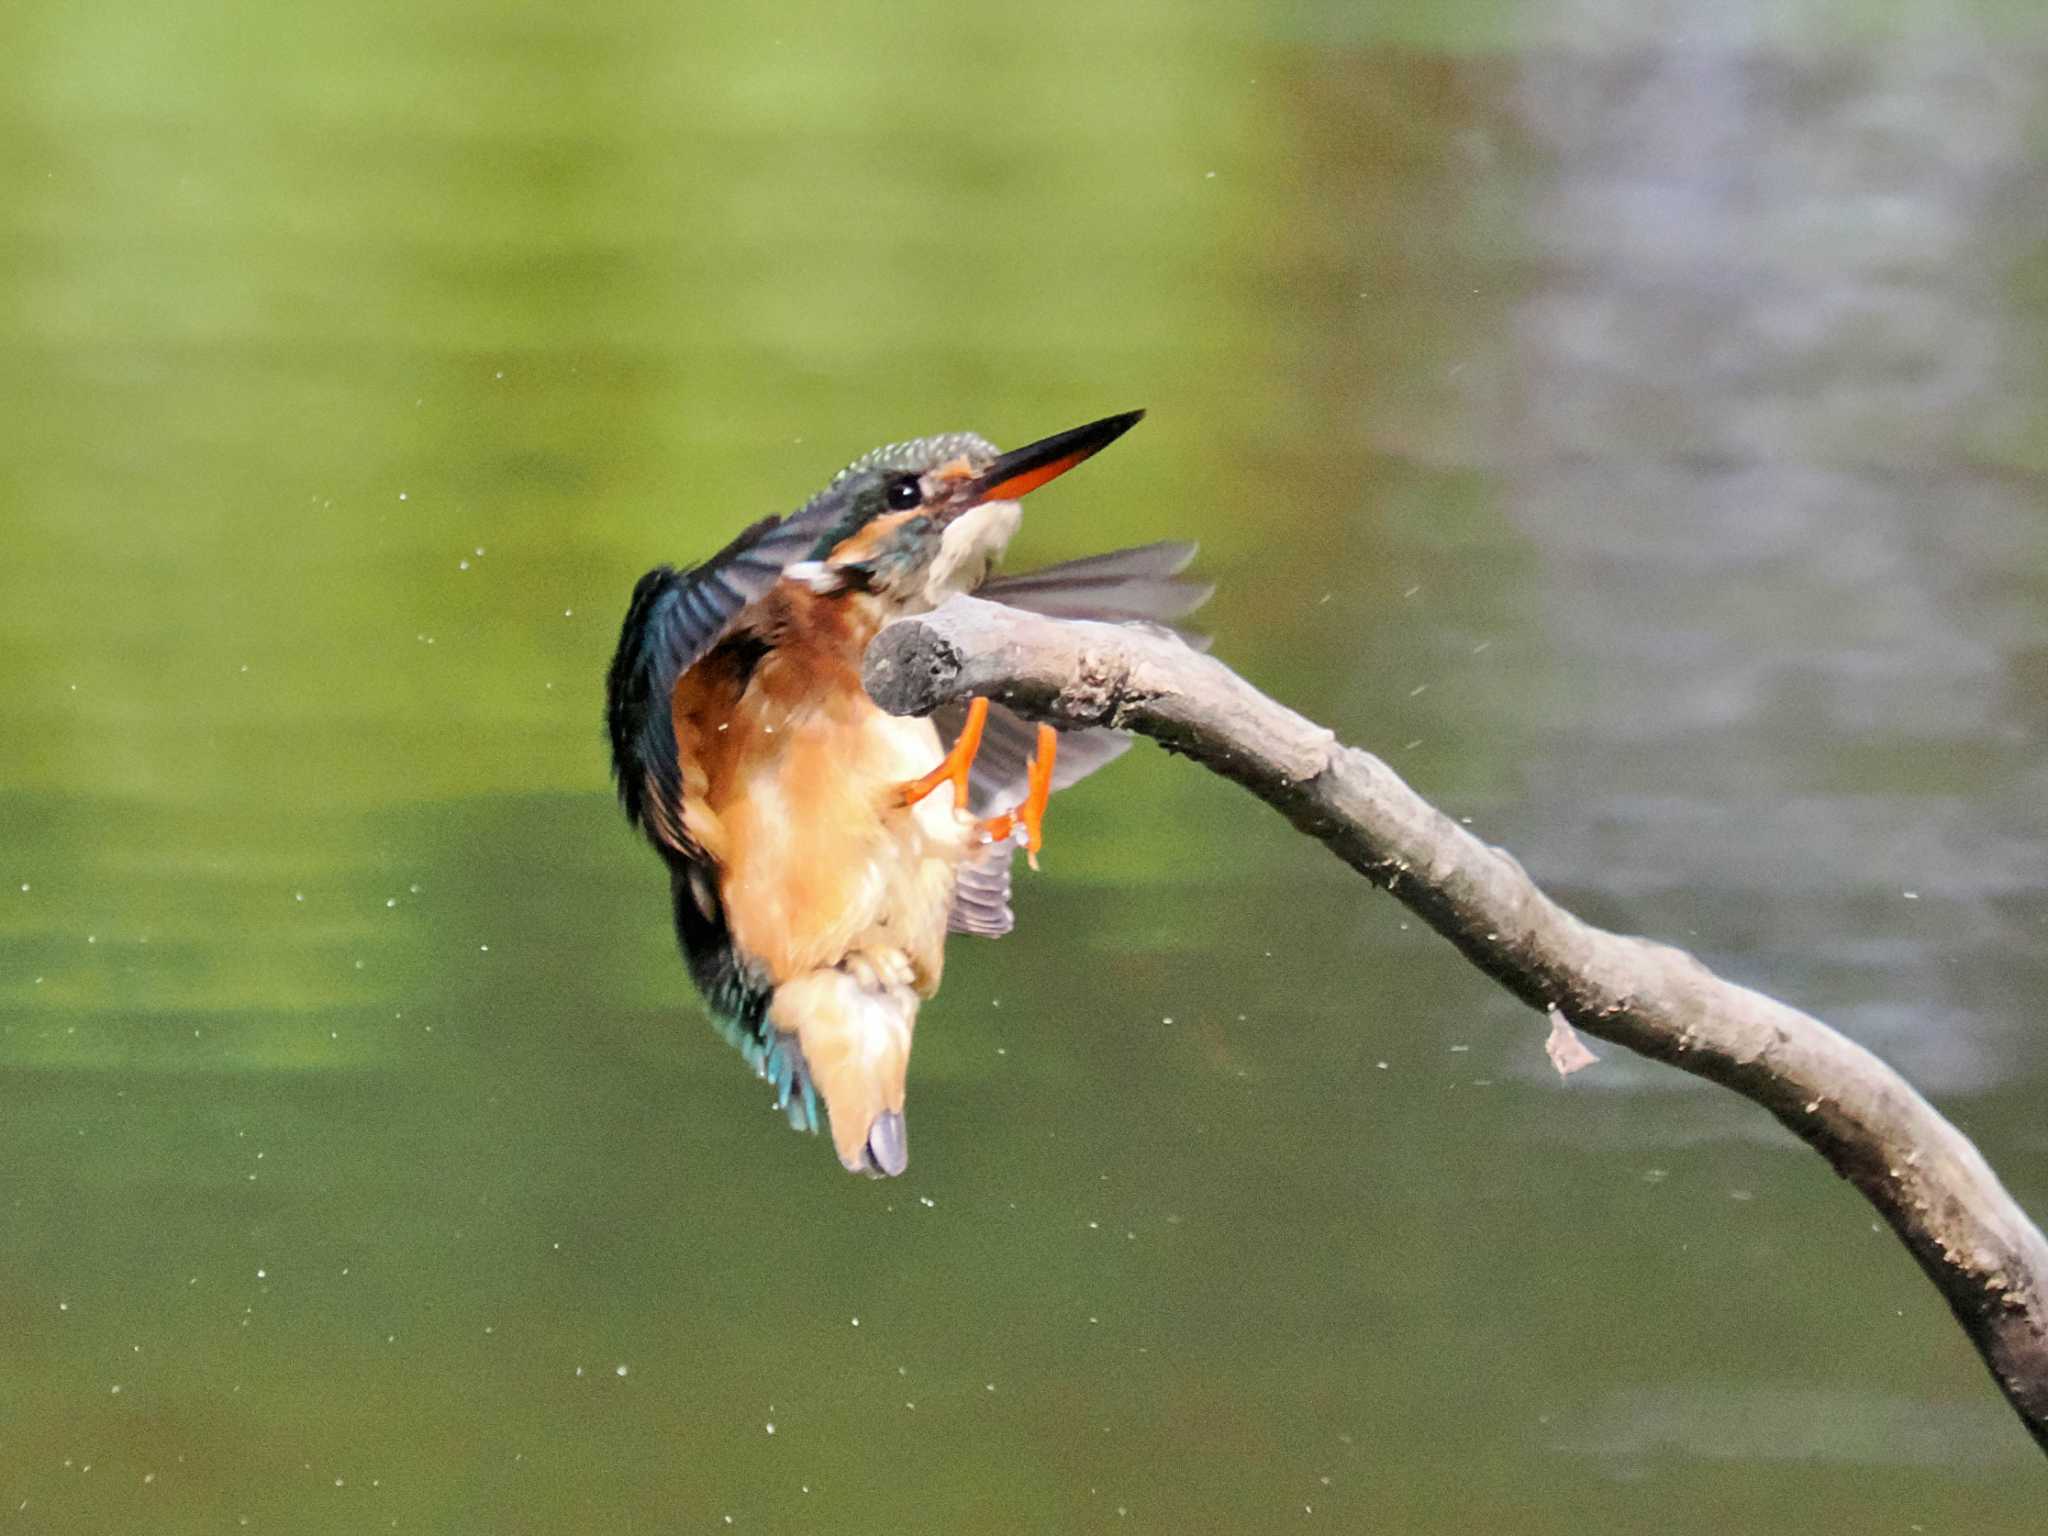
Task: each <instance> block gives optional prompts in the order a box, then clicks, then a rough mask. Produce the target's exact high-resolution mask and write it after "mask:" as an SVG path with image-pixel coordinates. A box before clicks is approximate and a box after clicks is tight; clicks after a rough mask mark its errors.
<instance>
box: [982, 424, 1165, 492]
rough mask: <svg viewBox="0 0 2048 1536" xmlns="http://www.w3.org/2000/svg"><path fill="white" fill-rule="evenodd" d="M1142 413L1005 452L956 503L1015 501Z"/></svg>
mask: <svg viewBox="0 0 2048 1536" xmlns="http://www.w3.org/2000/svg"><path fill="white" fill-rule="evenodd" d="M1144 414H1145V413H1144V412H1143V411H1125V412H1124V413H1123V414H1122V415H1121V416H1105V417H1103V418H1102V420H1100V421H1091V422H1089V423H1088V425H1087V426H1085V427H1075V428H1073V429H1071V430H1070V431H1066V432H1059V433H1055V434H1054V435H1053V436H1051V437H1042V438H1040V439H1039V440H1038V441H1037V442H1035V443H1032V444H1030V445H1028V446H1026V447H1023V448H1019V449H1016V450H1015V451H1013V452H1010V453H1006V454H1004V455H1003V456H1002V457H1001V458H999V459H997V460H996V461H995V463H993V464H991V465H989V467H988V468H987V469H985V470H983V471H982V472H981V473H980V474H979V475H976V476H975V477H974V478H973V479H972V480H970V481H968V482H967V484H966V485H964V486H962V487H961V488H960V489H959V491H957V492H956V493H955V498H956V499H957V504H958V505H959V506H960V507H962V508H963V509H964V508H967V507H972V506H978V505H980V504H981V503H982V502H984V501H1015V500H1016V499H1017V498H1018V497H1020V496H1023V495H1026V494H1028V493H1029V492H1032V491H1035V490H1037V489H1038V488H1039V487H1040V486H1041V485H1044V484H1045V483H1046V481H1048V480H1056V479H1058V478H1059V477H1060V476H1061V475H1064V474H1065V473H1066V472H1067V471H1068V470H1070V469H1072V468H1073V467H1074V466H1075V465H1076V464H1078V463H1080V462H1081V461H1082V460H1083V459H1086V458H1092V457H1094V456H1095V455H1096V454H1098V453H1100V452H1102V450H1103V449H1105V448H1107V447H1108V446H1109V445H1110V444H1111V443H1113V442H1115V441H1116V440H1117V439H1118V438H1120V437H1122V436H1123V435H1124V434H1125V433H1126V432H1128V431H1130V430H1131V428H1133V427H1135V426H1136V425H1137V424H1138V422H1139V421H1140V420H1141V419H1142V418H1143V417H1144Z"/></svg>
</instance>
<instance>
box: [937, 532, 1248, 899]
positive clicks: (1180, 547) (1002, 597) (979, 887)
mask: <svg viewBox="0 0 2048 1536" xmlns="http://www.w3.org/2000/svg"><path fill="white" fill-rule="evenodd" d="M1194 558H1195V546H1194V545H1193V544H1187V543H1178V542H1169V543H1160V544H1145V545H1141V546H1139V547H1138V548H1136V549H1119V550H1113V551H1111V552H1110V553H1109V554H1106V555H1089V556H1088V557H1087V558H1085V559H1081V560H1068V561H1064V562H1063V563H1061V564H1059V565H1048V566H1046V567H1044V568H1043V569H1042V570H1036V571H1024V572H1021V573H1019V574H1018V575H1015V576H997V577H993V578H991V579H990V580H988V581H985V582H983V583H982V584H981V586H980V587H978V588H977V589H976V590H975V594H974V595H975V596H976V597H982V598H987V599H988V600H989V601H990V602H996V603H1007V604H1008V605H1009V606H1010V607H1012V608H1022V609H1025V610H1026V611H1028V612H1031V613H1042V614H1045V615H1047V616H1048V617H1050V618H1058V619H1098V620H1104V621H1107V622H1109V623H1113V624H1116V623H1131V622H1133V621H1142V622H1146V623H1153V624H1166V623H1169V621H1171V620H1173V619H1178V618H1180V617H1182V616H1183V615H1185V614H1188V613H1191V612H1193V611H1194V610H1195V609H1196V608H1199V607H1200V606H1201V605H1202V604H1203V603H1204V602H1206V601H1208V598H1209V594H1210V593H1211V592H1212V591H1214V590H1215V588H1214V587H1212V586H1211V585H1210V584H1209V583H1207V582H1203V581H1196V580H1193V579H1191V578H1190V577H1187V576H1184V575H1182V574H1181V573H1182V572H1183V571H1185V570H1186V569H1187V567H1188V564H1189V562H1190V561H1192V560H1193V559H1194ZM1188 639H1189V640H1190V641H1191V642H1192V643H1194V644H1197V645H1200V644H1203V643H1204V642H1203V641H1202V640H1201V638H1200V637H1198V636H1188ZM966 721H967V707H966V706H965V705H964V704H949V705H946V706H945V707H944V708H942V709H935V710H933V711H932V723H933V724H934V725H936V726H937V727H938V728H939V736H940V738H941V739H942V740H943V741H944V742H945V744H946V746H947V748H948V749H950V748H951V747H952V745H953V742H954V741H955V739H956V738H958V736H959V735H960V731H961V729H962V727H963V726H964V725H965V724H966ZM1037 736H1038V729H1037V727H1036V726H1034V725H1032V724H1031V722H1029V721H1028V720H1025V719H1024V718H1023V717H1022V716H1020V715H1018V714H1016V713H1014V712H1013V711H1011V710H1008V709H1005V708H1004V707H1003V706H1002V705H1001V704H998V703H994V702H993V701H992V702H991V703H990V705H989V711H988V722H987V724H986V725H985V726H984V727H983V728H982V735H981V749H980V751H979V752H977V753H976V754H975V758H974V768H973V771H972V772H971V773H970V774H969V776H968V786H967V800H968V804H969V805H970V806H971V807H972V809H973V811H974V814H975V815H977V816H993V815H998V814H1000V813H1001V812H1003V811H1006V810H1009V809H1010V808H1011V807H1013V806H1014V805H1015V804H1016V803H1017V802H1018V801H1019V800H1021V799H1023V797H1024V791H1025V788H1026V781H1025V770H1026V765H1027V764H1028V763H1029V762H1030V760H1031V754H1032V752H1033V751H1034V750H1035V747H1036V744H1037ZM1130 745H1131V738H1130V737H1129V736H1127V735H1125V734H1124V733H1123V732H1122V731H1066V732H1062V733H1061V735H1060V751H1059V758H1058V760H1057V761H1056V762H1055V763H1054V764H1053V774H1052V787H1053V788H1054V789H1055V790H1060V789H1065V788H1066V787H1067V786H1068V785H1069V784H1075V783H1078V782H1080V781H1081V780H1082V779H1084V778H1086V777H1087V776H1088V775H1089V774H1091V773H1093V772H1094V771H1095V770H1096V769H1098V768H1100V767H1102V766H1103V765H1104V764H1105V763H1109V762H1112V761H1114V760H1115V759H1116V758H1118V757H1121V756H1122V755H1123V754H1124V752H1125V751H1127V750H1128V749H1129V747H1130ZM1013 851H1014V850H1013V849H1010V848H1003V849H992V850H990V852H989V854H988V855H987V856H986V857H984V858H982V859H977V860H974V861H972V862H970V863H966V864H963V865H961V867H960V870H959V874H958V877H957V883H956V885H955V888H954V896H953V910H952V914H951V917H950V919H949V924H948V926H949V927H950V928H951V929H952V931H953V932H955V933H975V934H982V935H986V936H989V937H994V936H996V935H999V934H1004V933H1008V932H1009V931H1010V927H1011V924H1012V922H1013V921H1014V919H1013V918H1012V916H1011V913H1010V857H1011V854H1012V852H1013Z"/></svg>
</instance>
